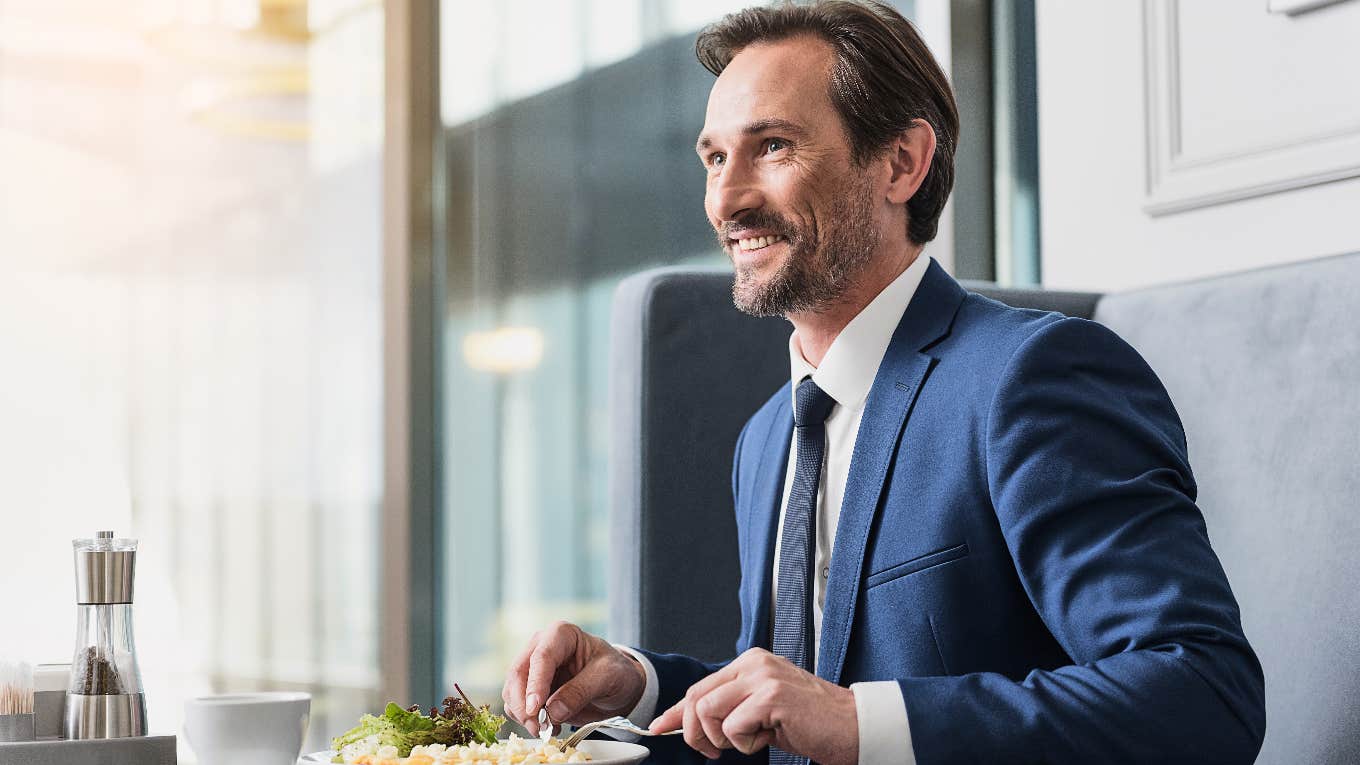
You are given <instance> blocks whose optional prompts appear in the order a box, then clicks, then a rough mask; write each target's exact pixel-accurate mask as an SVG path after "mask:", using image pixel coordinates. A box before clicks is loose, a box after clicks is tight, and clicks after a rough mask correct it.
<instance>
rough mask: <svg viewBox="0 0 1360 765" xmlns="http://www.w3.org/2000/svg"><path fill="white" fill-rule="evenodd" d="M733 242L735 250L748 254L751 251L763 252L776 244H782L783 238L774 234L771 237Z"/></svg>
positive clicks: (748, 238) (753, 237)
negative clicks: (735, 244)
mask: <svg viewBox="0 0 1360 765" xmlns="http://www.w3.org/2000/svg"><path fill="white" fill-rule="evenodd" d="M734 241H735V242H736V243H737V248H738V249H740V250H741V251H742V252H750V251H751V250H763V249H765V248H766V247H769V246H770V245H772V244H774V243H776V242H782V241H784V237H782V236H780V235H778V234H775V235H773V236H752V237H747V238H744V239H736V240H734Z"/></svg>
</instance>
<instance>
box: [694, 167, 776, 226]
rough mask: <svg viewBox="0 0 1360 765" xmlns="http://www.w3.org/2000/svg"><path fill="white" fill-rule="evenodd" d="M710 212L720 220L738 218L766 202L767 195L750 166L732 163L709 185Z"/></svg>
mask: <svg viewBox="0 0 1360 765" xmlns="http://www.w3.org/2000/svg"><path fill="white" fill-rule="evenodd" d="M708 201H709V212H710V213H711V214H712V215H713V217H715V218H717V219H718V220H720V221H728V220H736V219H737V218H740V217H741V216H742V215H744V214H745V213H747V212H750V211H751V210H757V209H760V208H761V207H762V206H764V204H765V195H764V193H763V192H762V191H761V189H760V184H759V183H758V182H757V179H756V177H755V175H754V174H753V173H752V172H751V171H750V169H749V168H745V167H742V166H740V165H738V164H737V163H732V164H730V165H728V166H727V167H724V168H723V171H722V173H721V174H720V175H719V176H718V177H717V178H716V179H715V180H714V181H713V182H712V183H711V184H709V187H708Z"/></svg>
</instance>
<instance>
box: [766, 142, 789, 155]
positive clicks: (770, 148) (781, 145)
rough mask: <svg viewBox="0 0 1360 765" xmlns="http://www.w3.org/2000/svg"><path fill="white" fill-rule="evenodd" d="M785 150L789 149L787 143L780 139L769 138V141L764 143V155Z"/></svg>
mask: <svg viewBox="0 0 1360 765" xmlns="http://www.w3.org/2000/svg"><path fill="white" fill-rule="evenodd" d="M787 148H789V144H788V142H787V141H785V140H784V139H782V138H771V139H770V140H768V141H766V142H765V153H766V154H773V153H775V152H776V151H779V150H780V149H787Z"/></svg>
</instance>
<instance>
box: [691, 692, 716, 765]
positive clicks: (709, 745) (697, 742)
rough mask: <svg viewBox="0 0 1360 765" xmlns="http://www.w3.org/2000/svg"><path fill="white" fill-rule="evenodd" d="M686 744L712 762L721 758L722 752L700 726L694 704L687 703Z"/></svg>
mask: <svg viewBox="0 0 1360 765" xmlns="http://www.w3.org/2000/svg"><path fill="white" fill-rule="evenodd" d="M684 709H685V733H684V739H685V743H686V744H689V745H690V748H692V749H694V750H695V751H696V752H698V753H699V754H702V755H703V756H705V757H707V758H708V759H710V760H716V759H718V757H719V756H721V754H722V753H721V752H720V751H718V748H717V747H716V746H714V745H713V742H712V741H709V740H708V735H707V734H706V733H704V728H703V726H702V725H700V724H699V717H698V715H697V714H695V711H694V704H692V703H689V701H688V700H686V702H685V706H684Z"/></svg>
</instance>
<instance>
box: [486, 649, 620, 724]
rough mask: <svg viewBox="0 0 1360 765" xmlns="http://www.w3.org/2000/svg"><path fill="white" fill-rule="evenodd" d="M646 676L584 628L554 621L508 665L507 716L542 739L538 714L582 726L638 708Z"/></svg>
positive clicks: (555, 720)
mask: <svg viewBox="0 0 1360 765" xmlns="http://www.w3.org/2000/svg"><path fill="white" fill-rule="evenodd" d="M646 685H647V674H646V671H645V670H643V668H642V665H641V664H639V663H638V662H637V660H636V659H634V658H633V657H631V656H629V655H628V654H626V653H624V652H623V651H620V650H619V649H617V648H615V647H614V646H612V645H610V644H609V643H607V642H605V641H604V640H603V639H601V638H598V637H596V636H594V635H591V634H588V633H587V632H585V631H584V630H582V629H581V628H580V627H577V626H576V625H574V624H568V623H566V622H556V623H554V624H553V625H552V626H550V627H548V628H547V629H545V630H543V631H541V632H536V633H534V636H533V637H531V638H529V644H528V645H527V646H525V648H524V650H523V651H521V652H520V654H519V656H517V657H516V658H515V661H514V663H513V664H511V665H510V671H509V673H508V674H507V676H506V678H505V688H504V689H503V690H502V691H501V698H502V699H504V700H505V713H506V714H507V715H508V716H509V717H510V718H512V719H514V720H515V721H516V722H518V723H520V724H521V725H523V726H524V727H525V728H527V729H528V730H529V732H530V733H532V734H534V735H538V711H539V710H540V709H542V708H543V707H545V706H546V707H547V709H548V716H549V717H551V718H552V720H553V722H555V723H563V722H567V723H571V724H572V725H583V724H585V723H588V722H593V721H595V720H601V719H603V718H606V717H613V716H615V715H625V714H627V713H628V712H629V710H631V709H632V708H633V707H635V706H637V703H638V700H639V699H641V698H642V691H643V689H644V688H645V687H646Z"/></svg>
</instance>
